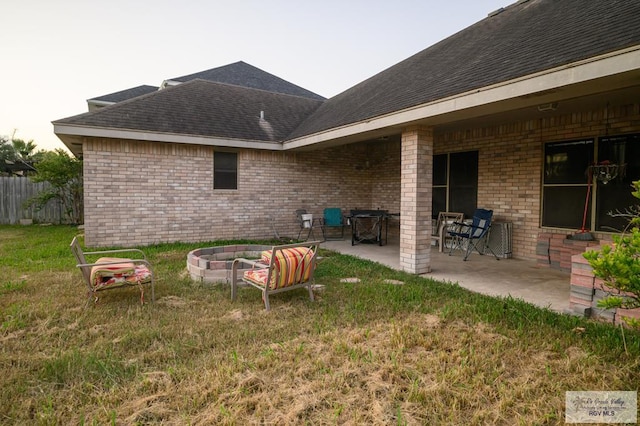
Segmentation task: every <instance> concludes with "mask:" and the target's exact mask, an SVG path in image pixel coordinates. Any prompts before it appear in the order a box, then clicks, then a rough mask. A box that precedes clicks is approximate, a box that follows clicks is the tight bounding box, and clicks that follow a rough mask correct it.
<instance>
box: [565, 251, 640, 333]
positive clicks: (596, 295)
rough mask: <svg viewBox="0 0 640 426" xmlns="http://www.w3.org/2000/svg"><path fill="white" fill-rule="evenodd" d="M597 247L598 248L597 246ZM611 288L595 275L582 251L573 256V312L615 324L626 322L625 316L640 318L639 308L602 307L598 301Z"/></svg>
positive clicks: (571, 301) (571, 298)
mask: <svg viewBox="0 0 640 426" xmlns="http://www.w3.org/2000/svg"><path fill="white" fill-rule="evenodd" d="M596 249H597V248H596ZM607 290H609V288H608V287H607V286H605V285H604V284H603V282H602V280H601V279H599V278H596V277H595V276H594V275H593V270H592V269H591V265H589V262H588V261H587V259H585V258H584V257H583V256H582V253H580V254H575V255H573V256H571V293H570V296H569V308H570V309H571V311H572V312H573V313H576V314H580V315H584V316H586V317H592V318H597V319H603V320H606V321H609V322H613V323H614V324H621V323H622V324H624V323H625V322H624V319H623V317H628V318H637V319H640V308H639V309H602V308H598V301H599V300H601V299H602V298H604V297H605V296H606V295H607Z"/></svg>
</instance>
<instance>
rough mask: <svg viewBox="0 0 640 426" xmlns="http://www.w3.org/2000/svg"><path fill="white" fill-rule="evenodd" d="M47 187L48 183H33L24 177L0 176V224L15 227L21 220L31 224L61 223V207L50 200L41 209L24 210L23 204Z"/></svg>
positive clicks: (62, 218)
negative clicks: (31, 222) (30, 221)
mask: <svg viewBox="0 0 640 426" xmlns="http://www.w3.org/2000/svg"><path fill="white" fill-rule="evenodd" d="M48 187H49V183H48V182H39V183H34V182H32V181H31V180H30V179H28V178H26V177H6V176H0V224H2V225H15V224H18V223H20V221H21V220H22V219H27V220H28V219H31V220H32V221H33V223H56V224H59V223H62V222H63V220H64V214H63V212H62V205H61V204H60V202H59V201H57V200H51V201H49V202H48V203H47V205H46V206H44V207H43V208H42V209H40V210H37V211H36V209H35V208H34V207H29V208H25V207H23V203H24V202H26V201H27V200H28V199H30V198H32V197H35V196H36V195H38V193H39V192H41V191H43V190H44V189H46V188H48Z"/></svg>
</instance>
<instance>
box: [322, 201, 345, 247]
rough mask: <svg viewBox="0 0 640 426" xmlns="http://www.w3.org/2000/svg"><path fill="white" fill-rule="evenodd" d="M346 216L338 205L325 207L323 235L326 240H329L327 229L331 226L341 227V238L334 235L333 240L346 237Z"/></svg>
mask: <svg viewBox="0 0 640 426" xmlns="http://www.w3.org/2000/svg"><path fill="white" fill-rule="evenodd" d="M344 227H345V223H344V216H343V215H342V209H339V208H336V207H330V208H326V209H324V212H323V215H322V237H323V238H324V239H325V240H329V238H328V237H327V230H328V229H331V228H334V229H335V228H339V229H340V238H337V237H332V238H331V239H333V240H337V239H340V240H343V239H344Z"/></svg>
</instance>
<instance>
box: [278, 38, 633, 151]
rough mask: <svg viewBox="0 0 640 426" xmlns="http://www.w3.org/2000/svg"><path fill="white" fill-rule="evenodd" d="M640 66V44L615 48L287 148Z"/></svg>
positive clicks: (302, 140)
mask: <svg viewBox="0 0 640 426" xmlns="http://www.w3.org/2000/svg"><path fill="white" fill-rule="evenodd" d="M633 70H640V46H634V47H631V48H627V49H624V50H620V51H616V52H611V53H609V54H606V55H601V56H597V57H593V58H589V59H585V60H583V61H579V62H574V63H571V64H567V65H564V66H561V67H557V68H552V69H549V70H546V71H542V72H539V73H536V74H530V75H527V76H525V77H521V78H518V79H514V80H509V81H505V82H502V83H498V84H494V85H491V86H487V87H483V88H479V89H475V90H472V91H469V92H465V93H461V94H458V95H454V96H450V97H448V98H444V99H439V100H437V101H433V102H430V103H427V104H423V105H419V106H416V107H412V108H409V109H405V110H402V111H398V112H394V113H390V114H387V115H383V116H379V117H375V118H371V119H369V120H366V121H360V122H358V123H353V124H349V125H345V126H342V127H339V128H334V129H329V130H326V131H324V132H319V133H316V134H313V135H309V136H303V137H301V138H298V139H295V140H291V141H286V142H285V143H284V149H295V148H302V147H305V146H309V145H314V144H318V143H323V142H327V141H331V140H333V139H339V138H346V137H349V136H353V135H356V134H359V133H365V132H371V131H374V130H378V129H382V128H385V127H397V126H402V125H404V124H406V123H411V122H416V121H419V120H425V119H428V118H430V117H436V116H439V115H443V114H449V113H452V112H456V111H460V110H463V109H468V108H474V107H479V106H483V105H488V104H492V103H496V102H500V101H506V100H509V99H514V98H521V97H525V96H528V95H532V94H535V93H539V92H544V91H549V90H553V89H558V88H561V87H564V86H569V85H572V84H577V83H584V82H588V81H590V80H595V79H598V78H605V77H611V76H615V75H617V74H622V73H625V72H629V71H633Z"/></svg>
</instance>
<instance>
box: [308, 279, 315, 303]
mask: <svg viewBox="0 0 640 426" xmlns="http://www.w3.org/2000/svg"><path fill="white" fill-rule="evenodd" d="M312 287H313V286H312V285H311V283H309V285H307V289H308V290H309V299H311V301H312V302H313V300H314V297H313V288H312Z"/></svg>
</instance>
